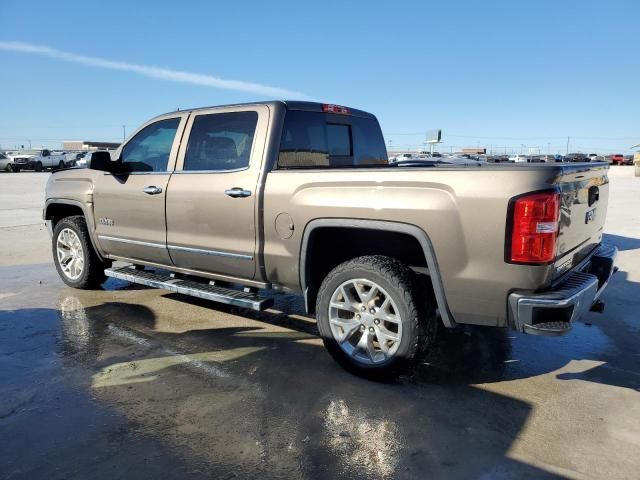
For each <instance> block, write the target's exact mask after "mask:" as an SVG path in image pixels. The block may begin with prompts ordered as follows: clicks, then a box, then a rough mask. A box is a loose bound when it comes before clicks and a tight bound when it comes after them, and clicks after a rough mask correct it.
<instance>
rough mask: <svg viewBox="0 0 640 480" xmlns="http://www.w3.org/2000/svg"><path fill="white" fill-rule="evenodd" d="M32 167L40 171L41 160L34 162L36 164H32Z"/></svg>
mask: <svg viewBox="0 0 640 480" xmlns="http://www.w3.org/2000/svg"><path fill="white" fill-rule="evenodd" d="M33 169H34V170H35V171H36V172H41V171H42V162H36V164H35V165H34V166H33Z"/></svg>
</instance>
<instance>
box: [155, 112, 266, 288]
mask: <svg viewBox="0 0 640 480" xmlns="http://www.w3.org/2000/svg"><path fill="white" fill-rule="evenodd" d="M268 123H269V108H268V107H267V106H264V105H251V106H247V107H234V108H216V109H209V110H200V111H197V112H192V115H191V117H190V118H189V122H188V124H187V130H186V134H185V141H183V143H182V146H181V148H180V153H179V157H178V164H177V166H176V171H175V173H174V175H173V176H172V178H171V181H170V184H169V188H168V193H167V246H168V248H169V253H170V255H171V259H172V260H173V263H174V264H175V265H176V266H178V267H182V268H188V269H192V270H199V271H204V272H208V273H215V274H220V275H226V276H231V277H239V278H245V279H252V278H253V277H254V275H255V270H256V235H257V233H256V225H257V216H256V215H257V213H256V203H257V201H258V195H257V193H256V191H257V188H258V178H259V176H260V170H261V166H262V161H263V153H264V148H265V140H266V133H267V127H268Z"/></svg>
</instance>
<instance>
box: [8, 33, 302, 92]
mask: <svg viewBox="0 0 640 480" xmlns="http://www.w3.org/2000/svg"><path fill="white" fill-rule="evenodd" d="M0 50H4V51H8V52H19V53H30V54H34V55H42V56H45V57H50V58H55V59H57V60H62V61H65V62H72V63H79V64H81V65H86V66H89V67H99V68H107V69H110V70H122V71H125V72H133V73H137V74H139V75H144V76H145V77H150V78H158V79H161V80H167V81H170V82H179V83H189V84H191V85H201V86H204V87H211V88H223V89H226V90H236V91H240V92H248V93H255V94H257V95H263V96H265V97H275V98H296V99H308V98H309V97H307V95H305V94H304V93H301V92H296V91H293V90H288V89H286V88H280V87H271V86H268V85H262V84H259V83H252V82H245V81H242V80H226V79H224V78H220V77H214V76H213V75H203V74H200V73H190V72H182V71H180V70H170V69H168V68H160V67H154V66H152V65H138V64H135V63H126V62H120V61H116V60H107V59H104V58H99V57H88V56H85V55H77V54H75V53H70V52H64V51H62V50H56V49H54V48H51V47H47V46H45V45H33V44H31V43H23V42H2V41H0Z"/></svg>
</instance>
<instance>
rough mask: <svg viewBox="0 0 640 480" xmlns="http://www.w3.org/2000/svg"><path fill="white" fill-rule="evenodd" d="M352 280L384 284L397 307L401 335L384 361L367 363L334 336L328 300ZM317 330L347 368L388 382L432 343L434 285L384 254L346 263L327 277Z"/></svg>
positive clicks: (319, 301)
mask: <svg viewBox="0 0 640 480" xmlns="http://www.w3.org/2000/svg"><path fill="white" fill-rule="evenodd" d="M351 279H366V280H369V281H371V282H374V283H376V284H377V285H379V286H380V287H382V288H383V289H384V290H386V292H387V293H388V295H389V296H390V297H391V298H392V300H393V301H394V302H395V304H396V305H397V307H398V310H399V311H398V312H397V313H398V314H399V315H400V318H401V322H402V336H401V339H400V344H399V346H398V348H397V351H396V353H395V354H394V355H393V356H392V357H390V358H388V359H386V360H385V361H383V362H381V363H374V364H365V363H362V362H359V361H358V360H357V359H355V358H354V357H353V356H351V355H348V354H347V352H345V351H344V350H343V349H342V348H341V347H340V344H339V343H338V341H337V340H336V339H335V338H334V335H333V333H332V332H331V326H330V323H329V303H330V301H331V297H332V295H333V293H334V291H335V290H336V289H337V288H338V287H339V286H340V285H342V284H343V283H344V282H347V281H349V280H351ZM316 317H317V321H318V330H319V332H320V335H321V336H322V340H323V342H324V345H325V347H326V348H327V350H328V351H329V353H330V354H331V356H332V357H333V358H334V359H335V360H336V361H337V362H338V363H339V364H340V365H341V366H342V367H344V368H345V369H346V370H348V371H349V372H351V373H354V374H356V375H358V376H362V377H365V378H369V379H373V380H379V381H388V380H391V379H393V378H394V377H396V376H397V375H399V374H400V373H402V372H403V371H406V370H407V369H408V368H409V367H411V366H412V365H413V364H414V363H415V361H416V360H417V359H418V358H419V357H420V356H421V353H422V352H424V351H425V350H427V349H428V348H429V346H430V345H432V344H433V343H434V341H435V339H436V336H437V330H438V328H437V325H438V320H437V318H436V314H435V301H434V299H433V293H432V290H431V286H430V284H429V283H428V282H425V281H424V280H421V279H420V278H419V277H418V275H416V274H415V273H414V272H413V271H412V270H411V269H410V268H408V267H407V266H406V265H405V264H403V263H402V262H399V261H398V260H396V259H393V258H390V257H385V256H379V255H376V256H364V257H358V258H354V259H352V260H349V261H347V262H344V263H342V264H340V265H338V266H337V267H336V268H334V269H333V270H332V271H331V272H329V274H328V275H327V276H326V278H325V279H324V281H323V282H322V285H321V286H320V290H319V292H318V298H317V302H316Z"/></svg>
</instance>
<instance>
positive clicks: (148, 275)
mask: <svg viewBox="0 0 640 480" xmlns="http://www.w3.org/2000/svg"><path fill="white" fill-rule="evenodd" d="M104 274H105V275H106V276H107V277H112V278H117V279H120V280H124V281H126V282H131V283H137V284H140V285H146V286H147V287H152V288H162V289H164V290H169V291H171V292H175V293H181V294H183V295H189V296H191V297H197V298H203V299H205V300H211V301H213V302H219V303H226V304H227V305H233V306H236V307H243V308H249V309H251V310H258V311H260V310H264V309H266V308H269V307H271V306H272V305H273V298H265V297H261V296H259V295H257V294H256V293H253V292H250V291H249V292H246V291H243V290H236V289H234V288H227V287H220V286H215V285H208V284H206V283H200V282H196V281H193V280H187V279H182V278H177V277H174V276H172V275H171V274H170V273H169V272H165V271H151V270H139V269H137V268H136V267H134V266H133V265H127V266H125V267H113V268H107V269H106V270H105V271H104Z"/></svg>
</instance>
